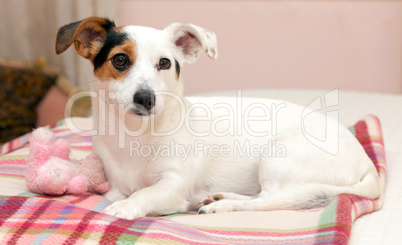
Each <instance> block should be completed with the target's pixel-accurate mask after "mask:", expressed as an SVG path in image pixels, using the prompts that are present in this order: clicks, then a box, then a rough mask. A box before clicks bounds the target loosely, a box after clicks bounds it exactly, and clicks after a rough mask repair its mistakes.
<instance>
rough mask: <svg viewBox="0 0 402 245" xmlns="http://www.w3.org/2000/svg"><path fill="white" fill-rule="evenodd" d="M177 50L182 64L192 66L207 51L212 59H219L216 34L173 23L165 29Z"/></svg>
mask: <svg viewBox="0 0 402 245" xmlns="http://www.w3.org/2000/svg"><path fill="white" fill-rule="evenodd" d="M165 31H166V32H167V33H168V35H169V36H170V38H171V40H172V42H173V44H174V45H175V47H176V48H177V51H178V52H177V53H178V55H179V57H178V58H179V59H180V63H181V64H183V65H185V64H191V63H193V62H195V61H196V60H197V59H198V56H199V54H200V52H202V51H205V53H207V55H208V56H209V57H210V58H211V59H214V60H215V59H217V58H218V47H217V41H216V35H215V33H213V32H211V31H207V30H205V29H203V28H201V27H199V26H196V25H193V24H189V23H173V24H170V25H169V26H167V27H166V28H165Z"/></svg>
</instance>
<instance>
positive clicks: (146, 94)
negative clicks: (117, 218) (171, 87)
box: [133, 89, 156, 116]
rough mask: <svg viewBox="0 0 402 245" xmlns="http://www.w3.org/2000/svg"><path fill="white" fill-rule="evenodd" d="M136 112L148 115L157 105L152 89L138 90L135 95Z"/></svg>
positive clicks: (140, 114)
mask: <svg viewBox="0 0 402 245" xmlns="http://www.w3.org/2000/svg"><path fill="white" fill-rule="evenodd" d="M133 101H134V105H135V107H136V109H134V113H135V114H137V115H139V116H147V115H149V114H150V112H151V110H152V108H153V107H154V106H155V101H156V96H155V93H154V92H153V91H151V90H146V89H142V90H138V91H137V92H136V93H135V94H134V97H133Z"/></svg>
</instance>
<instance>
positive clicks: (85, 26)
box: [56, 17, 114, 60]
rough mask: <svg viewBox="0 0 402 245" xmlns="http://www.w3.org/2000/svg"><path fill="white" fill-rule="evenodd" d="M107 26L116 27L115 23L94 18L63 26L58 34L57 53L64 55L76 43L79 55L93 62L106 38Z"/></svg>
mask: <svg viewBox="0 0 402 245" xmlns="http://www.w3.org/2000/svg"><path fill="white" fill-rule="evenodd" d="M105 26H114V23H113V22H110V21H109V20H107V19H103V18H96V17H93V18H87V19H85V20H82V21H78V22H75V23H71V24H69V25H66V26H63V27H62V28H60V29H59V32H58V34H57V40H56V53H57V54H60V53H63V52H64V51H65V50H66V49H67V48H68V47H70V45H71V44H72V43H74V46H75V49H76V51H77V53H78V54H79V55H81V56H82V57H84V58H87V59H90V60H93V59H94V58H95V56H96V54H97V53H98V52H99V50H100V48H101V47H102V45H103V42H104V40H105V38H106V34H107V30H106V29H105Z"/></svg>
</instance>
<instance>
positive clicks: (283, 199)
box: [198, 184, 334, 214]
mask: <svg viewBox="0 0 402 245" xmlns="http://www.w3.org/2000/svg"><path fill="white" fill-rule="evenodd" d="M328 187H329V188H331V187H330V186H328ZM324 189H326V188H324ZM324 189H322V190H321V188H320V185H313V184H307V185H299V186H292V187H289V188H283V189H281V190H278V191H276V192H275V193H271V192H265V191H263V192H261V194H260V196H259V197H257V198H254V199H249V200H245V199H243V200H239V199H238V200H231V199H223V200H219V201H215V202H211V203H209V204H208V205H205V206H202V207H201V208H200V209H199V211H198V213H200V214H204V213H220V212H232V211H269V210H281V209H282V210H283V209H287V210H289V209H290V210H297V209H310V208H317V207H322V206H324V205H326V204H327V203H329V202H330V201H331V200H332V198H333V197H334V195H333V194H329V193H327V190H324Z"/></svg>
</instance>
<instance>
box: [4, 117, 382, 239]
mask: <svg viewBox="0 0 402 245" xmlns="http://www.w3.org/2000/svg"><path fill="white" fill-rule="evenodd" d="M51 127H52V130H53V131H54V132H55V133H56V135H57V137H61V138H64V139H66V140H67V141H69V142H70V144H71V146H72V149H73V153H74V154H75V155H76V156H79V155H80V154H81V155H82V156H84V155H86V154H88V153H89V152H90V151H91V150H92V146H91V137H90V134H89V132H88V133H87V134H86V133H82V134H81V136H77V135H76V134H73V133H71V132H70V131H69V130H68V129H67V127H66V126H65V125H64V123H63V122H59V123H58V124H57V125H53V126H51ZM350 130H351V131H352V132H353V133H354V134H355V136H356V138H357V139H358V140H359V141H360V143H361V144H362V146H363V147H364V149H365V151H366V152H367V154H368V155H369V157H370V158H371V159H372V161H373V164H374V165H375V166H376V168H377V170H378V174H379V176H380V179H381V185H382V186H381V188H382V190H384V184H385V174H386V169H385V156H384V145H383V142H382V133H381V128H380V124H379V121H378V119H377V118H376V117H375V116H368V117H367V118H365V119H363V120H361V121H359V122H357V123H356V124H355V125H354V126H353V127H351V128H350ZM28 137H29V135H26V136H23V137H20V138H18V139H16V140H14V141H12V142H10V143H8V144H6V145H4V147H3V153H7V154H4V155H3V156H1V157H0V194H1V196H0V241H1V244H52V245H55V244H97V243H100V244H115V243H119V244H130V243H143V244H290V243H291V244H347V243H348V239H349V236H350V232H351V229H352V224H353V221H354V220H356V219H357V218H358V217H359V216H361V215H364V214H369V213H371V212H373V211H375V210H378V209H379V208H380V207H381V205H382V196H380V197H379V198H378V199H377V200H370V199H366V198H361V197H359V196H355V195H349V194H341V195H339V196H337V197H336V198H334V200H332V202H331V203H330V204H329V205H328V206H327V207H325V208H322V209H316V210H309V211H283V210H282V211H272V212H234V213H227V214H210V215H196V214H194V213H186V214H175V215H170V216H164V217H146V218H140V219H135V220H124V219H119V218H116V217H112V216H109V215H105V214H102V213H100V211H101V210H102V209H103V208H104V207H106V206H107V205H108V204H109V202H108V201H107V200H106V199H104V198H103V197H102V196H99V195H95V194H87V195H84V196H68V195H65V196H61V197H47V196H39V195H36V194H34V193H30V192H28V191H27V189H26V187H25V180H24V177H23V174H24V169H25V164H24V158H25V157H26V155H27V153H28V149H27V138H28Z"/></svg>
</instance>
